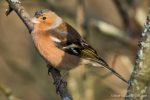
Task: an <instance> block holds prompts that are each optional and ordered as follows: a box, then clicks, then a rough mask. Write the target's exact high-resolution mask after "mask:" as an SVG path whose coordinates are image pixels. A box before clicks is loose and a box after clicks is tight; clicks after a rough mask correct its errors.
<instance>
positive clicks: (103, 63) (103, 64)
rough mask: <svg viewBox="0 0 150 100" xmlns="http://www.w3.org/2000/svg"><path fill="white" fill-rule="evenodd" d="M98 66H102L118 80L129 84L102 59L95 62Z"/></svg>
mask: <svg viewBox="0 0 150 100" xmlns="http://www.w3.org/2000/svg"><path fill="white" fill-rule="evenodd" d="M96 62H97V63H99V64H100V65H102V66H103V67H104V68H106V69H107V70H109V71H111V72H112V73H113V74H114V75H115V76H117V77H118V78H119V79H121V80H122V81H124V82H125V83H127V84H129V83H128V81H127V80H125V79H124V78H123V77H122V76H121V75H120V74H119V73H117V72H116V71H115V70H114V69H112V68H111V67H110V66H109V65H108V64H107V63H106V62H105V61H104V60H103V59H101V58H100V59H99V61H96Z"/></svg>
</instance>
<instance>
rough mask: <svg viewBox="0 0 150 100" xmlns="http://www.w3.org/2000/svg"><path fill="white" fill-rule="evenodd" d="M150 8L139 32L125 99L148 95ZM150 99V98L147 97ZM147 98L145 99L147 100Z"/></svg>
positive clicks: (139, 98) (130, 99)
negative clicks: (141, 30) (139, 36)
mask: <svg viewBox="0 0 150 100" xmlns="http://www.w3.org/2000/svg"><path fill="white" fill-rule="evenodd" d="M149 57H150V9H149V14H148V17H147V21H146V23H145V26H144V30H143V32H142V34H141V41H140V43H139V50H138V53H137V56H136V62H135V66H134V69H133V72H132V75H131V78H130V81H129V82H130V85H129V87H128V91H127V95H126V97H125V100H144V98H147V97H148V93H146V92H147V89H148V85H149V84H150V62H149ZM149 99H150V98H149ZM149 99H147V100H149Z"/></svg>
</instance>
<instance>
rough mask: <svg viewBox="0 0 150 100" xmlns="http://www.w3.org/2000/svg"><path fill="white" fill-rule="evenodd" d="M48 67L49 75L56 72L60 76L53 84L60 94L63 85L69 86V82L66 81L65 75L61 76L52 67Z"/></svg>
mask: <svg viewBox="0 0 150 100" xmlns="http://www.w3.org/2000/svg"><path fill="white" fill-rule="evenodd" d="M47 67H48V75H49V73H50V72H55V73H57V74H58V75H59V77H57V78H55V79H54V83H53V84H54V85H55V86H56V93H59V87H60V86H61V85H64V86H67V82H66V81H65V80H64V75H63V76H61V74H60V71H59V70H57V69H55V68H54V67H52V66H51V65H47ZM51 74H53V73H51ZM52 77H53V75H52Z"/></svg>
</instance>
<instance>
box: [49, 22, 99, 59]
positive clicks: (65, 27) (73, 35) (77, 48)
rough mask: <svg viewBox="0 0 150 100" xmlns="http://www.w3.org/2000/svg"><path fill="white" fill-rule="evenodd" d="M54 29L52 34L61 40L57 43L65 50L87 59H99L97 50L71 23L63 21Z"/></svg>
mask: <svg viewBox="0 0 150 100" xmlns="http://www.w3.org/2000/svg"><path fill="white" fill-rule="evenodd" d="M52 31H53V32H51V33H52V35H53V36H54V37H56V38H58V39H59V40H61V42H57V43H56V45H57V46H58V47H59V48H60V49H62V50H64V51H65V52H67V53H69V54H72V55H76V56H80V57H83V58H87V59H95V60H96V59H99V57H98V55H97V52H96V51H95V50H94V49H93V48H92V47H91V46H90V45H89V44H88V43H87V42H86V41H85V40H84V39H82V38H81V36H80V34H79V33H78V32H77V31H76V30H75V29H74V28H73V27H72V26H70V25H69V24H67V23H62V25H60V26H59V27H58V28H57V29H55V30H52Z"/></svg>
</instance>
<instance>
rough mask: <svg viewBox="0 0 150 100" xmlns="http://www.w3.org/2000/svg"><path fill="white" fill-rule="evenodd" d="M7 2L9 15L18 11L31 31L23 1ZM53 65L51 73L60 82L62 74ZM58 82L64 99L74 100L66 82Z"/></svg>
mask: <svg viewBox="0 0 150 100" xmlns="http://www.w3.org/2000/svg"><path fill="white" fill-rule="evenodd" d="M6 1H7V3H8V4H9V6H8V9H7V10H6V15H9V14H10V13H11V12H12V11H13V10H14V11H15V12H16V13H17V15H18V16H19V17H20V18H21V20H22V21H23V23H24V24H25V25H26V27H27V28H28V30H29V32H30V33H31V32H32V30H33V23H32V22H31V21H30V16H29V14H28V13H27V12H26V10H25V8H24V7H23V6H22V5H21V2H20V1H19V0H6ZM48 66H49V67H51V70H50V72H51V75H52V77H53V79H54V82H60V81H61V80H62V77H61V74H60V72H59V71H57V69H55V68H53V67H52V66H50V65H48ZM57 85H58V84H55V86H56V89H57V91H58V93H59V95H60V96H61V99H62V100H72V98H71V96H70V95H69V93H68V90H67V87H66V83H64V82H60V84H59V87H58V86H57Z"/></svg>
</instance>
